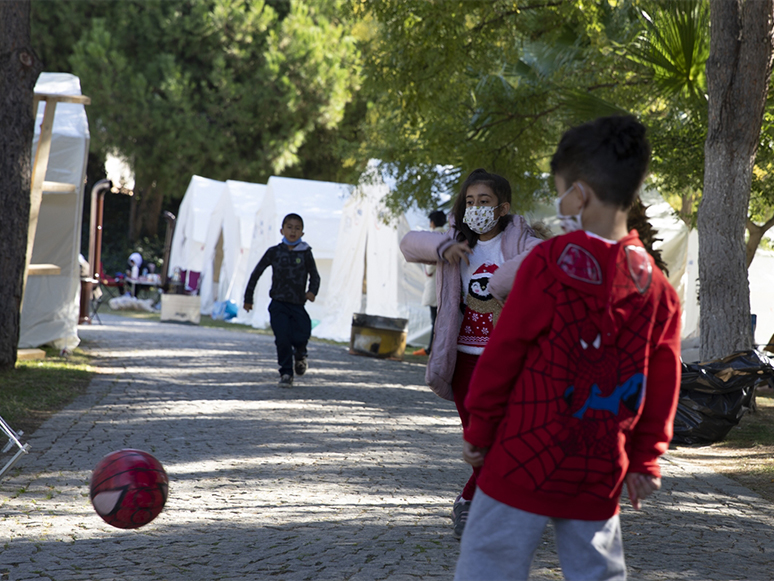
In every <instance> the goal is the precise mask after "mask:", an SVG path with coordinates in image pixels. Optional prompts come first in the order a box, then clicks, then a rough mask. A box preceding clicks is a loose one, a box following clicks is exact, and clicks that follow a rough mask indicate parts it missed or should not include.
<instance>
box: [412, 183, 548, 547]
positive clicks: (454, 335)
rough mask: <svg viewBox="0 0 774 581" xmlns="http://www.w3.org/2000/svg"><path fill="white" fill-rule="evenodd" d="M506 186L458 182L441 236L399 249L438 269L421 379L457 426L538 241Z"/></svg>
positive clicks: (426, 235)
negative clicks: (446, 404)
mask: <svg viewBox="0 0 774 581" xmlns="http://www.w3.org/2000/svg"><path fill="white" fill-rule="evenodd" d="M510 210H511V185H510V184H509V183H508V180H506V179H505V178H503V177H502V176H499V175H497V174H493V173H489V172H487V171H485V170H483V169H477V170H474V171H473V172H472V173H471V174H470V175H469V176H468V177H467V179H466V180H465V182H464V183H463V184H462V187H461V188H460V193H459V195H458V196H457V199H456V200H455V202H454V207H453V209H452V213H451V216H450V219H449V223H450V225H451V227H450V228H449V230H448V231H447V232H445V233H438V232H416V231H415V232H409V233H408V234H406V236H404V237H403V240H401V243H400V248H401V251H402V252H403V256H404V257H405V258H406V260H407V261H409V262H421V263H424V264H436V263H437V265H438V269H437V271H436V273H437V274H436V276H437V287H436V295H437V299H438V316H437V319H436V323H435V335H434V338H433V345H432V346H431V350H430V359H429V360H428V362H427V372H426V376H425V379H426V381H427V384H428V385H429V386H430V387H431V388H432V390H433V391H434V392H435V393H436V394H438V395H439V396H441V397H442V398H444V399H448V400H453V401H454V403H455V405H456V406H457V411H458V412H459V414H460V420H462V425H463V427H464V426H465V425H466V424H467V421H468V412H467V410H466V409H465V404H464V402H465V396H466V395H467V393H468V384H469V383H470V378H471V376H472V375H473V369H474V368H475V366H476V362H477V361H478V357H479V355H480V354H481V353H482V352H483V350H484V347H485V346H486V343H487V341H488V339H489V335H490V334H491V332H492V329H493V328H494V325H495V324H496V323H497V318H498V316H499V315H500V311H501V310H502V304H503V302H504V301H505V298H506V297H507V296H508V293H509V292H510V290H511V286H512V285H513V280H514V278H515V276H516V270H517V269H518V267H519V264H521V261H522V260H523V259H524V257H526V256H527V254H529V252H530V250H532V248H534V247H535V246H537V245H538V244H539V243H540V242H541V241H542V239H541V238H539V237H538V236H537V235H536V234H535V232H534V231H533V230H532V228H530V227H529V225H528V224H527V222H526V220H524V218H523V217H521V216H517V215H511V214H510ZM478 470H479V469H478V468H474V469H473V474H472V475H471V477H470V479H469V480H468V482H467V484H466V485H465V487H464V489H463V490H462V493H461V494H460V495H459V496H458V497H457V500H456V501H455V502H454V508H453V509H452V518H453V520H454V534H455V536H457V537H458V538H459V537H460V536H461V535H462V531H463V529H464V527H465V522H466V520H467V514H468V510H469V507H470V501H471V500H472V498H473V493H474V492H475V490H476V476H477V474H478Z"/></svg>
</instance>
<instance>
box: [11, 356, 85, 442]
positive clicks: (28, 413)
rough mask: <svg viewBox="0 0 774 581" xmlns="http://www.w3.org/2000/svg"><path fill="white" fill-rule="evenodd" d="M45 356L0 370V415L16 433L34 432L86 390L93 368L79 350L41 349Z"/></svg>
mask: <svg viewBox="0 0 774 581" xmlns="http://www.w3.org/2000/svg"><path fill="white" fill-rule="evenodd" d="M44 350H45V351H46V358H45V359H38V360H30V361H19V362H17V363H16V368H15V369H12V370H9V371H0V386H2V387H0V416H2V417H3V419H5V421H6V422H8V424H9V425H10V426H11V428H13V429H14V430H15V431H16V432H19V431H23V432H24V433H25V434H31V433H32V432H34V431H35V430H36V429H37V428H38V427H39V426H40V425H41V424H42V423H43V422H44V421H46V419H48V418H49V417H50V416H51V415H52V414H54V413H56V412H57V411H59V410H60V409H62V408H64V407H66V406H67V405H68V404H69V403H70V402H72V401H73V400H74V399H75V398H76V397H78V396H79V395H81V394H82V393H84V392H85V391H86V388H87V386H88V385H89V381H91V378H92V376H93V375H94V370H93V369H92V368H91V367H90V366H89V360H90V358H89V356H87V355H86V354H85V353H84V352H83V351H81V350H80V349H76V350H75V352H74V353H73V354H72V355H71V356H69V357H62V356H60V355H59V352H58V350H56V349H53V348H44Z"/></svg>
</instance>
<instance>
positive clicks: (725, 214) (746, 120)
mask: <svg viewBox="0 0 774 581" xmlns="http://www.w3.org/2000/svg"><path fill="white" fill-rule="evenodd" d="M710 19H711V25H710V56H709V60H708V61H707V84H708V88H709V127H708V131H707V142H706V144H705V146H704V155H705V162H704V163H705V166H704V196H703V197H702V200H701V203H700V204H699V215H698V229H699V281H700V291H699V292H700V295H699V296H700V305H701V316H700V322H699V327H700V331H701V358H702V360H707V359H713V358H716V357H721V356H724V355H728V354H730V353H733V352H734V351H740V350H744V349H749V348H750V347H751V346H752V342H753V337H752V332H751V330H752V326H751V318H750V288H749V283H748V281H747V263H746V259H745V258H746V257H745V242H744V231H745V226H746V223H747V207H748V204H749V201H750V182H751V178H752V167H753V162H754V161H755V153H756V150H757V146H758V140H759V137H760V130H761V121H762V118H763V108H764V104H765V101H766V92H767V89H768V82H769V75H770V73H771V64H772V54H774V52H773V47H772V27H773V26H774V0H710Z"/></svg>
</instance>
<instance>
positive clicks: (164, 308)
mask: <svg viewBox="0 0 774 581" xmlns="http://www.w3.org/2000/svg"><path fill="white" fill-rule="evenodd" d="M201 304H202V301H201V297H199V296H198V295H194V296H192V295H161V320H162V321H169V322H172V323H189V324H191V325H198V324H199V321H200V320H201Z"/></svg>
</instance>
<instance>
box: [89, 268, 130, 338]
mask: <svg viewBox="0 0 774 581" xmlns="http://www.w3.org/2000/svg"><path fill="white" fill-rule="evenodd" d="M123 289H124V277H123V276H122V275H120V274H119V275H116V276H115V277H113V276H107V275H105V269H104V266H103V265H102V263H100V265H99V284H98V285H94V286H93V287H92V289H91V320H92V321H93V320H94V319H96V320H97V321H99V324H100V325H101V324H102V321H101V320H100V318H99V308H100V307H101V306H102V304H103V303H104V302H105V301H109V300H110V299H112V298H114V297H120V296H121V294H122V292H123Z"/></svg>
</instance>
